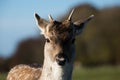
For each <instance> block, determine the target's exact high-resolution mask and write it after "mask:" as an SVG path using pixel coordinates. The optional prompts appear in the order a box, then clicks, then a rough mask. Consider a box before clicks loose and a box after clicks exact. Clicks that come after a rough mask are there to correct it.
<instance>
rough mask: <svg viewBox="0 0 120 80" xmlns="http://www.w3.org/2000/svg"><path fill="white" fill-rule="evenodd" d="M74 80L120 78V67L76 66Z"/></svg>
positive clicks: (112, 79) (109, 79) (114, 79)
mask: <svg viewBox="0 0 120 80" xmlns="http://www.w3.org/2000/svg"><path fill="white" fill-rule="evenodd" d="M73 80H120V67H110V66H104V67H96V68H75V69H74V72H73Z"/></svg>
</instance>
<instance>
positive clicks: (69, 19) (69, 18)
mask: <svg viewBox="0 0 120 80" xmlns="http://www.w3.org/2000/svg"><path fill="white" fill-rule="evenodd" d="M74 10H75V9H73V10H72V11H71V13H70V15H69V17H68V21H71V17H72V15H73V12H74Z"/></svg>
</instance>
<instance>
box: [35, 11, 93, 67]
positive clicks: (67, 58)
mask: <svg viewBox="0 0 120 80" xmlns="http://www.w3.org/2000/svg"><path fill="white" fill-rule="evenodd" d="M73 12H74V10H72V12H71V13H70V15H69V17H68V19H67V20H65V21H63V22H59V21H56V20H54V19H53V18H52V16H51V15H49V21H46V20H44V19H42V18H41V17H40V16H39V15H38V14H37V13H35V18H36V21H37V24H38V27H39V29H40V30H41V31H42V34H43V35H44V37H45V39H46V43H45V48H44V49H45V50H44V51H45V58H49V60H50V61H51V62H56V63H57V64H58V65H59V66H64V65H65V64H67V63H73V61H74V55H75V43H74V42H75V37H76V36H77V35H78V34H80V33H81V32H82V30H83V29H84V27H85V25H86V24H87V23H88V22H89V21H90V20H91V19H92V18H93V15H91V16H90V17H88V18H87V19H86V20H84V21H83V22H81V21H80V20H78V21H76V22H72V14H73Z"/></svg>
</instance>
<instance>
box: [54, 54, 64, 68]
mask: <svg viewBox="0 0 120 80" xmlns="http://www.w3.org/2000/svg"><path fill="white" fill-rule="evenodd" d="M56 61H57V63H58V64H59V65H61V66H64V65H65V62H66V59H65V57H64V56H63V55H62V54H59V55H57V56H56Z"/></svg>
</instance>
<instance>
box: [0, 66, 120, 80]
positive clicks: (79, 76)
mask: <svg viewBox="0 0 120 80" xmlns="http://www.w3.org/2000/svg"><path fill="white" fill-rule="evenodd" d="M6 75H7V74H6V73H2V74H1V73H0V80H6ZM73 80H120V67H111V66H104V67H95V68H79V67H75V68H74V71H73Z"/></svg>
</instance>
